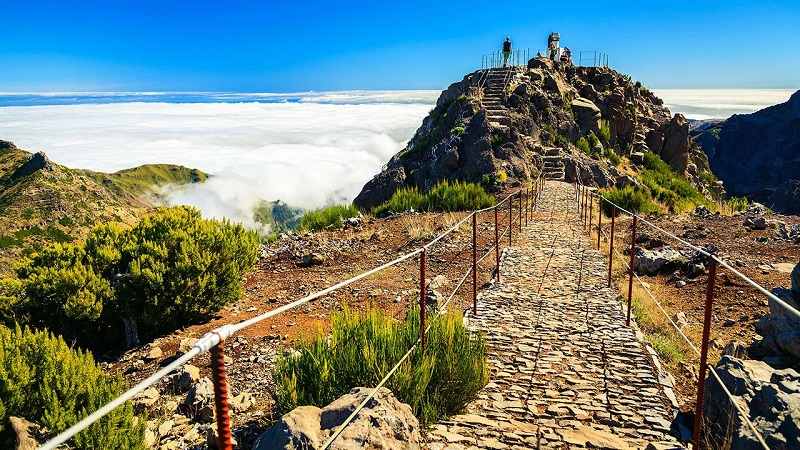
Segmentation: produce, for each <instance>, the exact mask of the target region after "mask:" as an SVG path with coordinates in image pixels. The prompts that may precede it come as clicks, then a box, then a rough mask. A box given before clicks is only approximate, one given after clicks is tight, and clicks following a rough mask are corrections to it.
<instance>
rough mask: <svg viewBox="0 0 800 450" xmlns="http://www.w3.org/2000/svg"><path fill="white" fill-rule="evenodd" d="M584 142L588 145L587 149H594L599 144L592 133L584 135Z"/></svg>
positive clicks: (598, 140)
mask: <svg viewBox="0 0 800 450" xmlns="http://www.w3.org/2000/svg"><path fill="white" fill-rule="evenodd" d="M586 141H587V142H588V143H589V148H595V147H597V144H599V143H600V139H598V138H597V135H595V134H594V131H590V132H589V134H587V135H586Z"/></svg>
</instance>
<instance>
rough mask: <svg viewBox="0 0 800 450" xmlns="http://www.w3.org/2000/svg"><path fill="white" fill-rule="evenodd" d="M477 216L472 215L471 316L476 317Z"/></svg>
mask: <svg viewBox="0 0 800 450" xmlns="http://www.w3.org/2000/svg"><path fill="white" fill-rule="evenodd" d="M477 255H478V215H477V214H476V213H472V315H473V316H476V315H478V262H477V261H478V259H477V258H478V256H477Z"/></svg>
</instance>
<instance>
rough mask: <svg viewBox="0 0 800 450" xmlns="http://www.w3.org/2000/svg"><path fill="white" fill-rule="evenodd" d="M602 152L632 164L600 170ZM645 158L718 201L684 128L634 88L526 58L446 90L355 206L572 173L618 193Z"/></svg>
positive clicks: (595, 71) (623, 80) (609, 75)
mask: <svg viewBox="0 0 800 450" xmlns="http://www.w3.org/2000/svg"><path fill="white" fill-rule="evenodd" d="M592 136H597V137H599V139H596V140H595V139H592V138H591V137H592ZM586 138H589V140H588V142H593V141H594V143H593V144H591V145H592V147H591V148H589V147H588V146H586V145H585V144H586V143H587V141H586ZM581 139H583V140H584V142H583V146H584V149H583V150H580V149H579V148H578V147H577V144H579V141H580V140H581ZM610 151H613V152H614V153H616V154H617V155H618V156H627V157H628V159H629V161H630V162H631V163H632V164H631V165H627V162H625V163H623V165H621V166H620V165H615V164H613V163H610V162H608V161H607V160H606V157H604V156H608V154H609V152H610ZM647 151H652V152H653V153H655V154H656V155H658V156H660V157H661V159H662V160H664V161H665V162H666V163H667V164H668V165H669V166H670V167H671V168H672V169H674V170H675V171H676V172H677V173H678V174H680V175H683V176H684V177H685V178H687V179H688V180H689V181H690V182H692V184H693V185H695V187H697V188H698V190H699V191H700V192H702V193H710V192H711V191H712V190H716V193H717V194H720V193H721V190H722V186H721V183H718V182H715V181H716V180H715V179H714V177H713V175H711V172H710V169H709V166H708V161H707V158H706V156H705V154H704V153H703V151H702V150H701V149H700V148H699V147H698V146H697V145H696V144H695V143H694V142H693V141H692V140H691V139H690V138H689V123H688V121H687V120H686V119H685V118H684V117H683V116H682V115H680V114H676V115H674V116H673V115H671V114H670V112H669V110H668V109H667V108H666V107H664V105H663V102H662V101H661V99H659V98H657V97H656V96H655V95H654V94H653V93H652V92H650V91H649V90H648V89H647V88H645V87H643V86H641V83H633V82H632V81H631V79H630V77H628V76H626V75H623V74H620V73H618V72H616V71H614V70H612V69H609V68H607V67H575V66H571V65H566V64H561V63H557V62H556V63H554V62H552V61H550V60H548V59H541V58H534V59H532V60H530V61H529V62H528V65H527V67H509V68H504V69H489V70H479V71H476V72H473V73H471V74H469V75H467V76H465V77H464V79H463V80H461V81H460V82H457V83H454V84H452V85H450V87H448V88H447V89H446V90H445V91H443V92H442V94H441V95H440V97H439V99H438V101H437V103H436V107H435V108H434V109H433V110H432V111H431V112H430V114H429V115H428V116H427V117H426V118H425V119H424V120H423V122H422V126H421V127H419V129H418V130H417V132H416V133H415V134H414V136H413V137H412V138H411V140H410V141H409V142H408V145H407V146H406V148H404V149H403V150H401V151H400V152H398V153H397V154H396V155H394V156H393V157H392V158H391V159H390V160H389V162H388V163H387V164H386V166H385V167H384V168H383V170H382V171H381V172H380V173H379V174H377V175H376V176H375V177H374V178H373V179H372V180H370V181H369V182H367V183H366V185H365V186H364V188H363V189H362V191H361V193H360V194H359V195H358V197H356V199H355V201H354V203H355V204H356V205H357V206H359V207H361V208H370V207H374V206H376V205H379V204H381V203H383V202H385V201H386V200H388V199H389V198H390V197H391V196H392V194H393V193H394V192H395V191H397V190H398V189H400V188H404V187H417V188H419V189H421V190H423V191H425V190H427V189H429V188H430V187H432V186H433V185H435V184H436V183H438V182H440V181H442V180H448V181H456V180H459V181H469V182H474V183H480V184H482V185H484V186H485V187H488V188H493V187H496V186H498V185H500V184H502V183H509V184H510V185H511V186H515V185H518V184H519V183H523V182H526V181H529V180H530V179H531V178H533V177H535V176H536V175H537V174H538V173H539V172H540V171H542V170H543V169H544V171H545V174H546V175H547V176H548V178H551V179H561V180H565V181H574V180H575V178H576V174H577V176H578V177H580V179H581V181H582V182H583V183H585V184H588V185H592V186H597V187H615V186H626V185H630V184H636V181H635V180H634V179H633V178H632V177H631V176H630V174H631V173H633V172H636V171H637V170H639V169H640V168H641V166H640V165H641V163H642V159H643V155H644V153H645V152H647ZM637 164H638V165H637Z"/></svg>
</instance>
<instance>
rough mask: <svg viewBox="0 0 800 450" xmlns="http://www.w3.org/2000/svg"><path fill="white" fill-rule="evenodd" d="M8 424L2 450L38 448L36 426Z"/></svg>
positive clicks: (17, 422) (20, 420) (13, 421)
mask: <svg viewBox="0 0 800 450" xmlns="http://www.w3.org/2000/svg"><path fill="white" fill-rule="evenodd" d="M0 142H3V141H0ZM8 422H9V425H11V427H10V430H9V432H7V433H6V434H7V439H6V442H5V443H3V448H5V449H10V450H36V449H37V448H39V442H37V441H36V439H35V438H34V436H39V434H40V431H41V430H40V428H39V426H38V425H36V424H35V423H32V422H28V421H27V420H25V419H23V418H21V417H14V416H11V417H9V418H8Z"/></svg>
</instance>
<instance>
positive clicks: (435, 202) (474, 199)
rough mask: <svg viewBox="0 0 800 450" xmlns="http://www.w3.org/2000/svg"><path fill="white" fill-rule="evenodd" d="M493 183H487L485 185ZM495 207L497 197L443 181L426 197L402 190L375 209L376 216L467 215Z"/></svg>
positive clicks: (409, 189)
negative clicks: (410, 213)
mask: <svg viewBox="0 0 800 450" xmlns="http://www.w3.org/2000/svg"><path fill="white" fill-rule="evenodd" d="M487 177H488V175H487ZM490 182H491V180H490V179H488V180H486V185H488V183H490ZM494 203H495V199H494V197H492V196H491V195H490V194H488V193H486V191H485V190H484V189H483V188H482V187H481V186H478V185H476V184H473V183H466V182H461V181H457V182H454V183H450V182H448V181H447V180H444V181H440V182H439V183H437V184H436V185H435V186H434V187H432V188H431V189H430V190H429V191H428V192H427V193H425V194H423V193H421V192H420V191H419V189H417V188H416V187H413V186H412V187H405V188H401V189H399V190H398V191H396V192H395V193H394V195H392V198H391V199H389V201H388V202H386V203H384V204H382V205H380V206H377V207H375V208H374V209H373V211H372V212H373V214H375V215H380V214H383V213H388V212H403V211H408V210H409V209H411V208H412V207H413V208H414V209H415V210H417V211H465V210H473V209H481V208H486V207H488V206H492V205H494Z"/></svg>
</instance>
